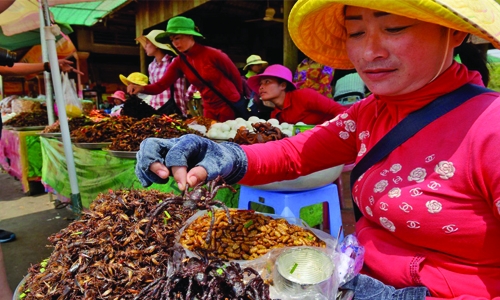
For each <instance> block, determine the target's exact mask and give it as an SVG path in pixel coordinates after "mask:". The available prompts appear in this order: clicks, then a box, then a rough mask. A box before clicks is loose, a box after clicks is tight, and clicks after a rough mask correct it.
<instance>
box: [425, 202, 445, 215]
mask: <svg viewBox="0 0 500 300" xmlns="http://www.w3.org/2000/svg"><path fill="white" fill-rule="evenodd" d="M425 206H426V207H427V211H429V212H430V213H431V214H436V213H438V212H440V211H441V210H442V209H443V205H442V204H441V203H440V202H439V201H437V200H431V201H427V203H425Z"/></svg>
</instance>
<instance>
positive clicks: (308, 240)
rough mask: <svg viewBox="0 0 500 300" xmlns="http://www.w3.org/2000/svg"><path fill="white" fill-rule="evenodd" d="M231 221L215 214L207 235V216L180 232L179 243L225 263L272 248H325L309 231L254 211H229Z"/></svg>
mask: <svg viewBox="0 0 500 300" xmlns="http://www.w3.org/2000/svg"><path fill="white" fill-rule="evenodd" d="M230 217H231V222H232V223H231V222H229V221H228V218H227V215H226V213H225V212H224V211H223V210H218V211H216V213H215V222H214V224H213V230H212V231H211V239H210V241H209V242H208V243H207V241H206V237H207V234H209V233H210V222H211V216H209V214H206V215H203V216H201V217H199V218H197V219H196V220H195V221H194V222H193V223H191V224H189V225H188V226H187V227H186V229H185V230H184V231H183V232H182V235H181V239H180V243H181V244H182V245H183V246H184V247H186V248H187V249H189V250H192V251H203V250H205V251H208V252H209V253H212V255H213V256H216V257H219V258H222V259H227V260H250V259H255V258H257V257H259V256H261V255H264V254H266V253H267V252H269V251H270V250H272V249H275V248H282V247H291V246H315V247H325V246H326V245H325V243H324V242H323V241H322V240H320V239H319V238H318V237H316V236H315V235H314V234H313V233H312V232H310V231H308V230H306V229H304V228H302V227H300V226H297V225H293V224H289V223H288V222H287V221H286V220H285V219H274V218H271V217H270V216H265V215H262V214H259V213H255V212H254V211H250V210H247V211H237V210H230Z"/></svg>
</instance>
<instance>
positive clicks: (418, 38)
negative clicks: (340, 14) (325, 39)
mask: <svg viewBox="0 0 500 300" xmlns="http://www.w3.org/2000/svg"><path fill="white" fill-rule="evenodd" d="M345 26H346V31H347V41H346V48H347V53H348V55H349V59H350V60H351V61H352V63H353V64H354V66H355V68H356V70H357V71H358V73H359V75H360V76H361V78H362V79H363V81H364V82H365V84H366V85H367V87H368V88H369V89H370V91H371V92H373V93H375V94H379V95H386V96H396V95H403V94H407V93H410V92H413V91H416V90H418V89H420V88H421V87H423V86H424V85H426V84H427V83H429V82H430V81H431V80H433V79H434V78H435V76H436V75H437V74H438V73H441V72H443V71H445V70H446V69H447V68H448V67H449V66H450V65H451V63H452V60H453V48H454V47H456V46H458V45H460V43H461V42H462V41H463V39H464V38H465V35H466V34H465V33H463V32H458V31H455V30H449V29H447V28H445V27H442V26H439V25H436V24H432V23H426V22H422V21H419V20H415V19H410V18H406V17H402V16H398V15H393V14H388V13H385V12H380V11H375V10H371V9H367V8H360V7H354V6H347V8H346V16H345ZM443 63H444V64H443ZM441 67H442V68H441Z"/></svg>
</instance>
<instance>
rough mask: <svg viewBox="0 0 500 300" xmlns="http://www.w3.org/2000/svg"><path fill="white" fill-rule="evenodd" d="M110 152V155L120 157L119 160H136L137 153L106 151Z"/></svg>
mask: <svg viewBox="0 0 500 300" xmlns="http://www.w3.org/2000/svg"><path fill="white" fill-rule="evenodd" d="M104 150H106V151H108V152H109V154H111V155H113V156H114V157H119V158H131V159H135V158H136V154H137V151H116V150H109V149H104Z"/></svg>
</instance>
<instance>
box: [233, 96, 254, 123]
mask: <svg viewBox="0 0 500 300" xmlns="http://www.w3.org/2000/svg"><path fill="white" fill-rule="evenodd" d="M248 102H249V100H248V99H247V97H245V96H241V98H240V100H238V102H231V101H229V102H228V104H229V106H230V107H231V109H232V110H233V111H234V115H235V117H236V118H243V119H245V120H248V118H250V117H251V116H252V112H251V110H250V109H249V108H248Z"/></svg>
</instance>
